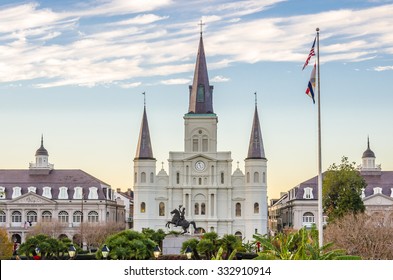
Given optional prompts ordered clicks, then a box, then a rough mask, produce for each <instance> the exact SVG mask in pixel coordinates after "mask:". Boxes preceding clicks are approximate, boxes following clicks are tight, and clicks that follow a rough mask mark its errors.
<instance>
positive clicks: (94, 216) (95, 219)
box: [87, 211, 98, 223]
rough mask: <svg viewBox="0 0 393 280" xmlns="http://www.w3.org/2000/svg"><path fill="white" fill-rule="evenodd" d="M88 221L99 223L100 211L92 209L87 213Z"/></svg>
mask: <svg viewBox="0 0 393 280" xmlns="http://www.w3.org/2000/svg"><path fill="white" fill-rule="evenodd" d="M87 221H88V222H89V223H98V213H97V212H96V211H90V212H89V213H88V214H87Z"/></svg>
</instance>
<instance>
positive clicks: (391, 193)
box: [390, 188, 393, 197]
mask: <svg viewBox="0 0 393 280" xmlns="http://www.w3.org/2000/svg"><path fill="white" fill-rule="evenodd" d="M390 197H393V188H391V189H390Z"/></svg>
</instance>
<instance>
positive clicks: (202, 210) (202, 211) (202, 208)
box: [201, 203, 206, 215]
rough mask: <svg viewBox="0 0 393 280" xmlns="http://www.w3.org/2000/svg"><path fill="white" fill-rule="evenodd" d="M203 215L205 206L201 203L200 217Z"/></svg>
mask: <svg viewBox="0 0 393 280" xmlns="http://www.w3.org/2000/svg"><path fill="white" fill-rule="evenodd" d="M205 214H206V204H205V203H201V215H205Z"/></svg>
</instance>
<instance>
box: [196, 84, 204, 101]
mask: <svg viewBox="0 0 393 280" xmlns="http://www.w3.org/2000/svg"><path fill="white" fill-rule="evenodd" d="M204 101H205V86H204V85H198V91H197V102H204Z"/></svg>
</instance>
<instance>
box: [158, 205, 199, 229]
mask: <svg viewBox="0 0 393 280" xmlns="http://www.w3.org/2000/svg"><path fill="white" fill-rule="evenodd" d="M179 209H181V206H179ZM184 211H185V209H184V207H183V210H182V212H180V211H179V210H177V209H174V210H172V211H171V215H173V217H172V220H171V221H168V222H167V223H166V225H165V226H166V227H167V228H169V225H170V224H173V225H174V226H175V227H177V226H181V227H182V229H183V232H182V233H181V234H185V233H187V232H188V228H189V227H190V225H193V227H194V231H196V225H195V222H194V221H191V222H189V221H187V220H186V219H185V218H184Z"/></svg>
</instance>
